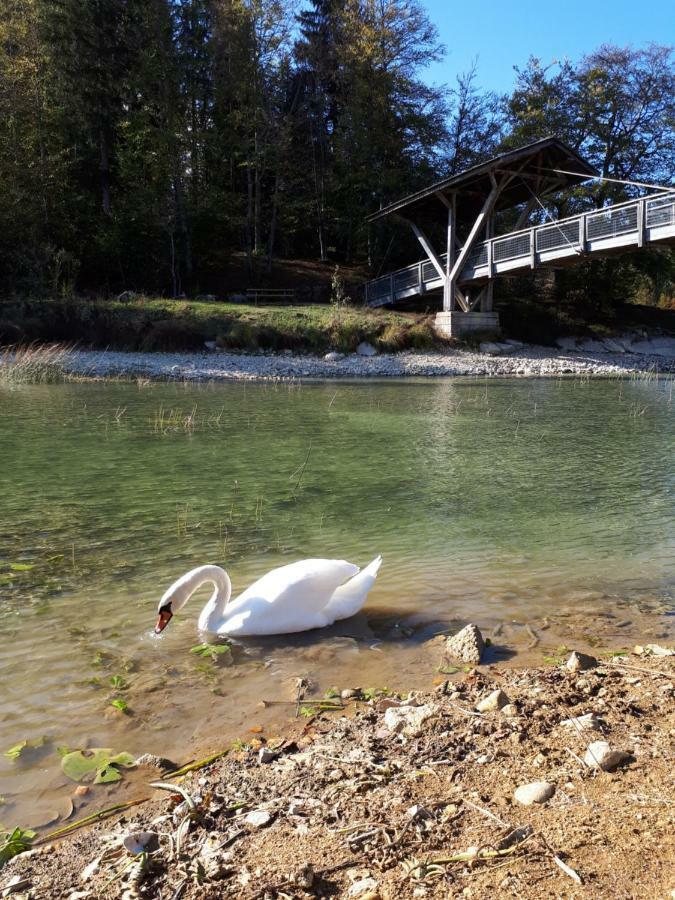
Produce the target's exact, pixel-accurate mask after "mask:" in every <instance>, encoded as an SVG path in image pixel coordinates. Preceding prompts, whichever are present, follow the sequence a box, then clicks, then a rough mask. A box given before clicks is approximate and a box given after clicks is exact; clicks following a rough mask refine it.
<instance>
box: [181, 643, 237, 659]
mask: <svg viewBox="0 0 675 900" xmlns="http://www.w3.org/2000/svg"><path fill="white" fill-rule="evenodd" d="M190 653H194V654H195V655H196V656H200V657H202V659H210V660H212V661H213V662H217V660H218V658H219V657H221V656H224V655H225V654H231V653H232V648H231V646H230V644H198V645H197V646H196V647H191V648H190Z"/></svg>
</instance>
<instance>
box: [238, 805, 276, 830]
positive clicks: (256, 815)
mask: <svg viewBox="0 0 675 900" xmlns="http://www.w3.org/2000/svg"><path fill="white" fill-rule="evenodd" d="M272 818H273V816H272V813H271V812H268V811H267V810H266V809H254V810H253V811H252V812H250V813H248V815H247V816H246V818H245V819H244V822H246V824H247V825H252V826H253V828H265V827H266V826H267V825H269V824H270V822H271V821H272Z"/></svg>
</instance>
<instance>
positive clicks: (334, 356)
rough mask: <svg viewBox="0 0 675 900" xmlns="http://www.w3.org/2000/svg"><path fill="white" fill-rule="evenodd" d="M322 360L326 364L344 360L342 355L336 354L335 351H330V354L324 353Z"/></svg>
mask: <svg viewBox="0 0 675 900" xmlns="http://www.w3.org/2000/svg"><path fill="white" fill-rule="evenodd" d="M324 359H325V360H326V362H338V360H340V359H344V353H337V352H336V351H335V350H331V352H330V353H326V355H325V356H324Z"/></svg>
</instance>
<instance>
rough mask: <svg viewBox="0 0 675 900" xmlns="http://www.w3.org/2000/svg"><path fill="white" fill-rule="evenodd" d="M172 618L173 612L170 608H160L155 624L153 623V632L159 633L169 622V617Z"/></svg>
mask: <svg viewBox="0 0 675 900" xmlns="http://www.w3.org/2000/svg"><path fill="white" fill-rule="evenodd" d="M172 618H173V613H172V612H171V610H170V609H161V610H160V611H159V617H158V619H157V624H156V625H155V634H161V633H162V632H163V631H164V629H165V628H166V626H167V625H168V624H169V622H170V621H171V619H172Z"/></svg>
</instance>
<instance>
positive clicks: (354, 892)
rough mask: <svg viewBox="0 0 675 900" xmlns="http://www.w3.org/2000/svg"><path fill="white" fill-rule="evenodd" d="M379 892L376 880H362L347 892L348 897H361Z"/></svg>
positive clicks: (356, 882)
mask: <svg viewBox="0 0 675 900" xmlns="http://www.w3.org/2000/svg"><path fill="white" fill-rule="evenodd" d="M375 890H377V882H376V881H375V879H374V878H360V879H359V880H358V881H355V882H354V884H352V886H351V887H350V888H349V890H348V891H347V896H348V897H361V896H362V895H363V894H366V893H368V892H372V891H375Z"/></svg>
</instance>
